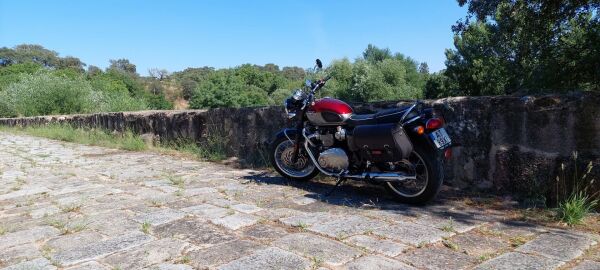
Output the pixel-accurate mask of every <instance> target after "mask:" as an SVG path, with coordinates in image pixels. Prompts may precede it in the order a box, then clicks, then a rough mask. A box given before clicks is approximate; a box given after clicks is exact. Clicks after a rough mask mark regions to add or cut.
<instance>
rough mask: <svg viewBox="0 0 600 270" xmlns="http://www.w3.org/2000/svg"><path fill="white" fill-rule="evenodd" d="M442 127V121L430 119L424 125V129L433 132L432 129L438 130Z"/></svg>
mask: <svg viewBox="0 0 600 270" xmlns="http://www.w3.org/2000/svg"><path fill="white" fill-rule="evenodd" d="M443 125H444V121H442V120H441V119H439V118H431V119H429V120H427V124H425V127H426V128H427V129H428V130H434V129H438V128H441V127H442V126H443Z"/></svg>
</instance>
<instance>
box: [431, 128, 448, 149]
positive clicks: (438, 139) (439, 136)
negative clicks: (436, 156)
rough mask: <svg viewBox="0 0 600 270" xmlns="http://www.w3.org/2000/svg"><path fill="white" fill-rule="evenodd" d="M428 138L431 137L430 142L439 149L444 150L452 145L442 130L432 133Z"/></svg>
mask: <svg viewBox="0 0 600 270" xmlns="http://www.w3.org/2000/svg"><path fill="white" fill-rule="evenodd" d="M429 136H431V140H433V143H434V144H435V146H436V147H437V148H439V149H443V148H446V147H448V146H450V144H451V143H452V141H451V140H450V136H448V133H447V132H446V130H445V129H444V128H440V129H438V130H436V131H434V132H432V133H431V134H430V135H429Z"/></svg>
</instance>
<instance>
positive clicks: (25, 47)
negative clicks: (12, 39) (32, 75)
mask: <svg viewBox="0 0 600 270" xmlns="http://www.w3.org/2000/svg"><path fill="white" fill-rule="evenodd" d="M30 62H33V63H37V64H40V65H42V66H45V67H56V66H57V65H58V63H59V57H58V53H57V52H55V51H51V50H48V49H46V48H44V47H42V46H41V45H35V44H21V45H17V46H15V47H14V48H13V49H10V48H6V47H3V48H1V49H0V65H2V66H8V65H12V64H19V63H30Z"/></svg>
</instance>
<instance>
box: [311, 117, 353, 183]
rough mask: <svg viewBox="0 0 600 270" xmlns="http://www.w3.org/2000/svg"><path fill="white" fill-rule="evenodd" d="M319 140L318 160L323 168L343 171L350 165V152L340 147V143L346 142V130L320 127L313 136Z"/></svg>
mask: <svg viewBox="0 0 600 270" xmlns="http://www.w3.org/2000/svg"><path fill="white" fill-rule="evenodd" d="M311 137H313V138H315V139H317V140H318V141H319V143H318V145H319V149H320V151H321V152H320V153H319V158H318V159H317V162H318V163H319V166H321V167H322V168H324V169H326V170H328V171H331V172H341V171H342V170H346V169H348V167H349V158H348V154H347V153H346V151H345V150H344V149H342V148H341V147H339V146H340V145H339V144H340V143H342V144H345V143H346V142H345V139H346V138H345V130H343V128H341V127H339V126H338V127H337V131H336V130H335V129H334V128H326V129H320V130H317V131H316V132H315V134H314V135H313V136H311Z"/></svg>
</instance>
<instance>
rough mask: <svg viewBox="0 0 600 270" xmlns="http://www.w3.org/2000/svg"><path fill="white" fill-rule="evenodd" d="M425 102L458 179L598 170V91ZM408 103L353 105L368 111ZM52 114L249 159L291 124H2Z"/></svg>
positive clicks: (138, 118)
mask: <svg viewBox="0 0 600 270" xmlns="http://www.w3.org/2000/svg"><path fill="white" fill-rule="evenodd" d="M426 103H428V104H430V105H433V106H434V107H435V108H436V110H437V111H438V112H439V113H441V114H442V115H443V116H444V118H445V119H446V122H447V129H448V131H449V134H450V136H451V137H452V139H453V140H454V142H456V143H457V146H456V147H455V148H454V151H453V152H454V155H453V157H452V159H451V160H450V162H448V164H447V165H446V169H445V170H446V178H447V179H446V181H447V183H449V184H450V185H452V186H455V187H458V188H460V189H465V190H477V191H494V192H497V193H511V194H513V193H518V194H522V195H526V196H542V197H545V198H552V197H553V196H552V194H553V193H555V192H556V191H555V190H554V186H555V182H554V181H555V177H556V175H557V174H558V168H559V167H560V164H561V163H566V164H570V163H568V162H569V157H570V156H571V155H572V153H573V151H578V153H579V156H580V159H581V162H580V163H581V164H584V163H587V162H589V161H590V160H591V161H594V162H595V164H598V165H597V166H596V168H595V170H594V172H593V173H592V174H593V175H596V176H598V175H600V172H599V170H600V93H591V92H586V93H573V94H568V95H544V96H525V97H517V96H496V97H453V98H445V99H439V100H429V101H426ZM403 104H406V102H379V103H369V104H354V106H355V108H356V111H357V112H361V113H365V112H373V111H377V110H379V109H383V108H390V107H394V106H401V105H403ZM54 122H63V123H71V124H73V125H75V126H85V127H97V128H106V129H110V130H116V131H123V130H125V129H129V130H133V131H134V132H137V133H140V134H142V133H153V134H155V135H157V136H159V137H160V139H161V140H162V141H166V140H174V139H179V138H188V139H193V140H195V141H203V140H205V139H206V137H207V136H208V134H217V135H220V136H225V137H227V138H229V145H230V148H229V155H232V156H237V157H239V158H240V159H242V160H246V161H252V160H255V159H256V158H257V155H258V153H260V151H258V150H259V149H262V148H263V147H264V143H265V142H267V141H268V140H269V139H270V138H271V135H272V134H273V133H274V132H275V131H277V130H278V129H280V128H281V127H283V126H285V125H286V120H285V117H284V112H283V109H282V108H281V107H261V108H242V109H212V110H185V111H143V112H119V113H99V114H91V115H69V116H41V117H29V118H12V119H0V125H9V126H28V125H40V124H46V123H54ZM258 158H260V157H258ZM263 158H264V157H263ZM596 178H597V179H598V180H600V177H596Z"/></svg>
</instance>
